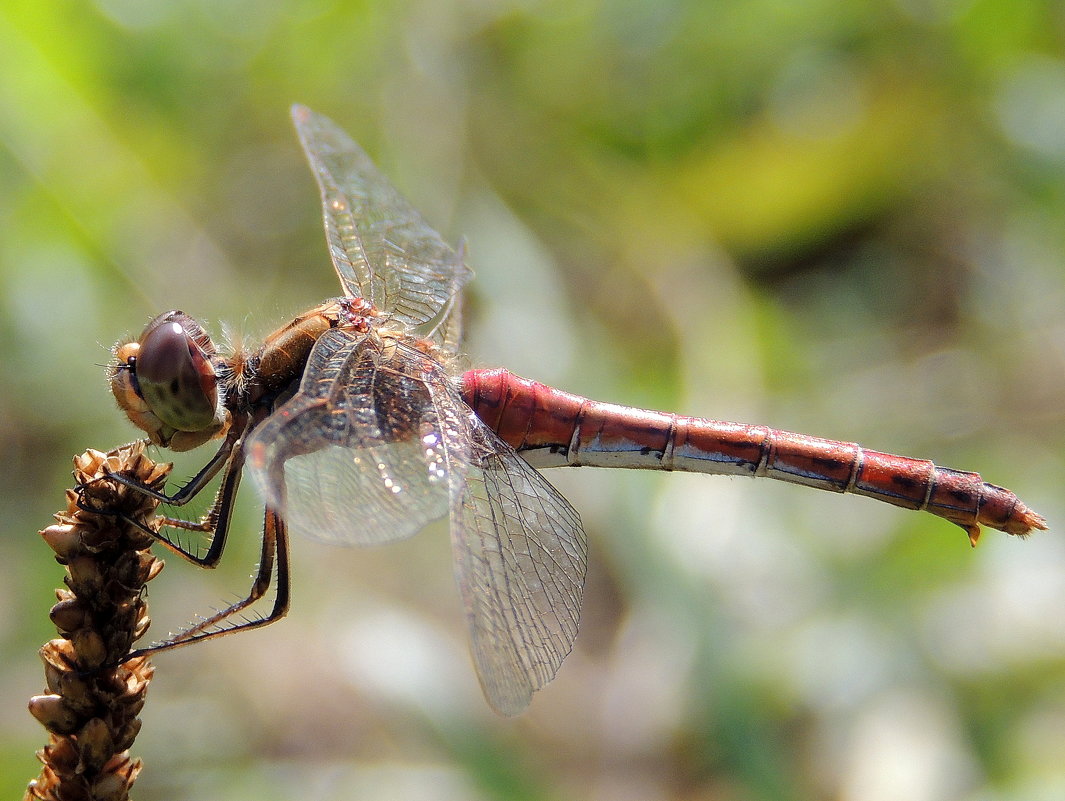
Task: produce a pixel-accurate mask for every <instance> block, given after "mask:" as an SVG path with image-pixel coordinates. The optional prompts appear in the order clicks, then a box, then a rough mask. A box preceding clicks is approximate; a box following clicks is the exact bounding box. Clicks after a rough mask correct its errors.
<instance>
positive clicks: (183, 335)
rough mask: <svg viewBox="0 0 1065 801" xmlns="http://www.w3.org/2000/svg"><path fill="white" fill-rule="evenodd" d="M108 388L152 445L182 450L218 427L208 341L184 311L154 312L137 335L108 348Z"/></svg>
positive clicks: (221, 420) (223, 422) (224, 415)
mask: <svg viewBox="0 0 1065 801" xmlns="http://www.w3.org/2000/svg"><path fill="white" fill-rule="evenodd" d="M113 353H114V355H115V359H116V360H117V362H118V363H117V364H116V365H115V366H114V367H113V368H112V370H111V375H110V382H111V392H112V393H113V394H114V396H115V400H117V401H118V405H119V407H120V408H121V409H122V411H124V412H125V413H126V416H127V417H129V419H130V420H131V421H132V422H133V424H134V425H135V426H137V427H138V428H140V429H142V430H143V431H144V432H145V433H147V434H148V438H149V439H150V440H151V441H152V442H153V443H155V444H156V445H162V446H164V447H167V448H171V449H172V450H175V451H187V450H191V449H192V448H195V447H198V446H199V445H202V444H203V443H205V442H207V441H208V440H209V439H213V438H214V437H216V436H219V435H220V434H222V433H224V432H225V430H226V428H227V427H228V425H229V413H228V412H227V411H226V409H225V406H224V405H223V403H222V397H221V393H220V392H219V388H218V376H217V374H216V373H215V368H214V364H213V358H214V356H215V347H214V343H212V342H211V338H210V337H209V336H208V335H207V332H206V331H204V329H203V326H201V325H200V324H199V323H197V322H196V321H195V320H193V319H192V318H191V317H189V316H188V315H187V314H185V313H184V312H180V311H169V312H167V313H166V314H160V315H159V316H158V317H156V318H155V319H154V320H152V321H151V322H150V323H148V325H147V327H145V329H144V331H142V332H141V335H140V337H138V338H137V339H136V340H133V341H130V342H119V343H118V344H117V345H115V347H114V349H113Z"/></svg>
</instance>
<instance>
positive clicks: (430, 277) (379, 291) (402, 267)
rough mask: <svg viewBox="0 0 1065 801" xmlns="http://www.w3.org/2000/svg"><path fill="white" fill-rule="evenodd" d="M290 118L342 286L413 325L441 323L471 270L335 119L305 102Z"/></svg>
mask: <svg viewBox="0 0 1065 801" xmlns="http://www.w3.org/2000/svg"><path fill="white" fill-rule="evenodd" d="M292 120H293V123H294V124H295V126H296V131H297V133H298V134H299V138H300V143H301V144H302V145H303V152H304V153H305V154H306V156H307V160H308V161H309V162H310V165H311V169H312V170H313V171H314V175H315V178H316V179H317V180H318V187H319V189H320V190H321V195H322V213H323V216H324V218H325V233H326V239H327V241H328V243H329V254H330V256H331V257H332V259H333V265H334V267H335V268H336V271H337V274H338V275H339V276H340V281H341V283H342V284H343V285H344V291H345V292H346V293H347V294H348V295H349V296H351V297H363V298H366V299H367V300H369V301H370V302H371V303H372V304H373V305H374V306H376V307H377V308H378V309H380V310H381V311H383V312H386V313H390V314H391V315H392V316H393V318H394V319H397V320H400V321H402V322H405V323H407V324H409V325H411V326H412V327H418V326H421V325H423V324H426V323H429V324H430V326H431V327H432V328H434V329H435V328H438V327H439V319H438V318H439V317H440V315H441V314H443V313H446V311H447V308H448V306H449V302H450V301H451V299H452V298H453V297H454V296H455V295H456V294H457V293H458V292H459V290H460V289H461V288H462V286H463V284H465V283H466V282H467V281H468V280H469V279H470V278H471V277H472V275H473V273H472V272H471V271H470V269H469V268H468V267H466V265H465V264H464V263H463V257H462V253H461V249H460V252H458V253H456V251H455V250H453V249H452V248H451V247H450V246H449V245H448V244H447V243H446V242H445V241H444V240H443V239H442V238H441V237H440V235H439V234H438V233H437V232H436V231H434V230H433V229H432V228H430V227H429V225H428V224H427V223H426V222H425V220H424V219H422V216H421V215H420V214H419V213H418V212H417V211H416V210H415V209H414V207H413V206H411V205H410V204H409V203H408V202H407V201H406V200H404V199H403V197H402V196H401V195H400V194H399V192H398V191H396V189H395V187H393V186H392V184H391V183H390V182H389V181H388V179H387V178H385V177H384V175H382V174H381V173H380V172H379V171H378V169H377V167H375V166H374V164H373V162H372V161H371V160H370V157H369V156H367V155H366V153H365V152H363V150H362V148H360V147H359V146H358V145H357V144H355V142H353V141H352V140H351V138H350V137H349V136H348V135H347V134H346V133H344V132H343V131H342V130H341V129H340V128H339V127H338V126H337V125H336V124H335V123H334V122H333V121H332V120H330V119H328V118H327V117H323V116H322V115H321V114H316V113H315V112H313V111H311V110H310V109H309V108H306V107H305V106H300V105H296V106H293V107H292Z"/></svg>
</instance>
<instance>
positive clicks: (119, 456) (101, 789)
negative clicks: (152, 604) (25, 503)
mask: <svg viewBox="0 0 1065 801" xmlns="http://www.w3.org/2000/svg"><path fill="white" fill-rule="evenodd" d="M144 451H145V446H144V444H143V443H141V442H135V443H131V444H130V445H124V446H122V447H121V448H116V449H115V450H113V451H111V452H110V453H106V454H105V453H100V452H99V451H93V450H90V451H87V452H86V453H84V454H82V455H81V456H78V457H76V458H75V459H74V478H75V480H76V481H77V483H78V484H79V485H84V484H88V486H87V487H86V488H85V489H84V493H83V496H82V504H81V505H82V506H84V507H89V508H91V509H99V510H100V512H94V511H87V510H86V509H84V508H79V505H78V494H77V492H75V491H74V490H68V491H67V508H66V509H65V510H64V511H62V512H59V513H58V514H56V515H55V519H56V523H55V525H52V526H49V527H48V528H46V529H44V530H43V531H42V532H41V536H42V537H43V538H44V541H45V542H46V543H48V545H49V546H50V547H51V548H52V550H54V551H55V552H56V561H58V562H59V563H60V564H62V565H65V566H66V571H67V575H66V577H65V579H64V581H65V583H66V586H67V588H66V589H59V590H56V596H57V598H58V599H59V603H57V604H56V605H55V606H53V607H52V610H51V612H50V615H49V616H50V617H51V619H52V622H53V623H55V625H56V627H57V629H58V630H59V635H60V636H59V637H58V638H57V639H54V640H52V641H51V642H49V643H47V644H46V645H45V646H44V647H43V648H41V651H40V654H41V659H42V660H43V661H44V674H45V681H46V684H47V690H46V693H47V694H45V695H38V696H35V697H33V698H32V699H30V704H29V708H30V714H32V715H33V716H34V717H35V718H37V720H39V721H40V722H41V723H42V724H43V725H44V727H45V728H46V729H48V731H49V742H48V745H47V746H45V747H44V748H43V749H41V750H40V751H38V752H37V757H38V759H40V760H41V762H42V763H43V764H44V768H43V769H42V770H41V774H40V776H39V777H38V778H37V779H35V780H34V781H32V782H30V785H29V787H28V788H27V790H26V796H25V799H26V801H30V800H31V799H46V800H47V801H89V799H91V800H92V801H123V800H124V799H127V798H128V797H129V790H130V787H131V786H132V785H133V782H134V780H135V779H136V778H137V774H138V773H139V772H140V769H141V762H140V760H138V759H133V758H131V757H130V755H129V750H128V749H129V747H130V746H131V745H132V743H133V740H134V738H135V737H136V736H137V732H138V731H139V729H140V723H141V722H140V719H139V718H138V717H137V715H138V713H139V712H140V710H141V707H143V706H144V697H145V694H146V692H147V689H148V682H149V681H150V680H151V677H152V673H153V672H154V670H155V669H154V667H152V665H151V664H150V663H149V661H148V659H147V657H139V658H137V659H134V660H131V661H129V662H124V663H121V664H120V663H119V660H121V659H122V658H123V657H124V656H126V655H127V654H128V653H129V652H130V649H131V646H132V645H133V643H134V642H135V641H137V640H138V639H139V638H140V637H142V636H143V635H144V633H145V631H147V629H148V625H149V622H150V621H149V618H148V606H147V603H146V602H145V600H144V585H145V584H146V583H147V582H148V581H150V580H151V579H153V578H154V577H155V576H156V575H158V573H159V571H160V570H161V569H162V567H163V563H162V562H161V561H160V560H158V559H156V558H155V557H154V556H153V555H152V554H151V553H150V552H149V548H150V547H151V545H152V543H153V542H154V540H153V539H152V538H151V537H150V536H149V535H148V534H146V533H145V532H144V531H141V530H139V529H138V528H137V527H136V526H135V525H133V524H132V522H131V521H136V522H138V523H140V524H142V525H144V526H146V527H148V528H152V527H153V525H154V522H153V521H154V513H155V508H156V506H157V505H158V504H157V502H156V501H154V500H152V499H151V498H149V497H148V496H146V495H144V494H143V493H139V492H136V491H133V490H130V489H129V488H127V487H125V486H123V485H120V484H117V483H116V482H113V481H97V482H96V483H92V484H89V482H92V481H93V480H94V479H100V478H102V477H104V476H106V475H108V474H110V473H116V472H120V471H121V472H124V473H126V474H127V475H130V476H131V477H133V478H136V479H137V480H139V481H142V482H144V483H145V484H147V485H149V486H151V487H154V488H156V489H160V490H161V489H162V487H163V485H164V484H165V482H166V477H167V475H168V474H169V472H170V465H158V464H156V463H155V462H153V461H151V460H150V459H149V458H148V457H147V456H146V455H145V452H144Z"/></svg>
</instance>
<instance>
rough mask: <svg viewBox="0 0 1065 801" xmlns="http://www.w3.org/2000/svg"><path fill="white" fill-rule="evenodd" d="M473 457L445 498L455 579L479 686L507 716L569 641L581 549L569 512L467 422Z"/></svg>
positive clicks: (558, 660)
mask: <svg viewBox="0 0 1065 801" xmlns="http://www.w3.org/2000/svg"><path fill="white" fill-rule="evenodd" d="M471 418H472V419H471V421H470V429H471V430H470V435H471V438H472V440H473V441H474V446H475V453H477V454H479V455H478V456H475V457H474V459H473V460H472V463H471V464H470V467H469V470H468V472H467V474H466V476H465V481H464V482H463V486H461V487H460V488H459V491H458V492H456V493H455V494H454V495H453V501H452V503H453V505H452V510H451V536H452V544H453V551H454V557H455V574H456V580H457V582H458V585H459V590H460V592H461V594H462V599H463V603H464V605H465V608H466V616H467V623H468V624H469V628H470V642H471V648H472V651H473V659H474V663H475V664H476V666H477V675H478V677H479V678H480V681H481V688H482V689H483V690H484V694H485V697H486V698H487V699H488V702H489V703H490V704H491V705H492V707H493V708H494V709H495V710H496V711H497V712H499V713H501V714H503V715H516V714H518V713H519V712H521V711H522V710H523V709H525V707H526V706H528V705H529V701H530V699H531V697H532V693H533V692H534V691H535V690H538V689H540V688H541V687H543V686H544V685H545V684H547V683H548V682H549V681H551V679H552V678H554V675H555V673H556V672H557V671H558V668H559V666H560V665H561V664H562V660H563V659H565V658H566V655H567V654H568V653H569V652H570V649H571V648H572V646H573V640H574V638H575V637H576V636H577V624H578V622H579V620H580V610H581V599H582V596H583V592H584V577H585V573H586V571H587V563H588V557H587V544H586V541H585V537H584V530H583V529H582V527H581V521H580V518H579V517H578V515H577V512H576V511H575V510H574V509H573V507H572V506H570V504H569V502H568V501H566V499H565V498H563V497H562V496H561V495H560V494H559V493H558V491H557V490H555V488H554V487H552V486H551V485H550V484H549V483H548V482H547V480H546V479H545V478H544V477H543V476H541V475H540V474H539V473H538V472H537V471H536V470H534V469H533V468H532V467H530V466H529V465H528V464H527V463H526V462H525V461H524V460H523V459H522V458H521V457H520V456H518V454H517V453H515V452H514V450H513V449H512V448H511V447H510V446H509V445H507V444H505V443H504V442H502V441H501V440H500V439H499V438H498V437H497V436H496V435H495V434H494V433H493V432H492V431H490V430H489V429H488V427H487V426H486V425H485V424H484V423H482V422H481V420H480V419H479V418H477V417H473V416H472V415H471Z"/></svg>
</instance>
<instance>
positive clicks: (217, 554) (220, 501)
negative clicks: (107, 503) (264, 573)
mask: <svg viewBox="0 0 1065 801" xmlns="http://www.w3.org/2000/svg"><path fill="white" fill-rule="evenodd" d="M240 442H241V440H240V439H238V438H237V437H236V436H235V435H232V434H231V435H230V436H227V437H226V439H225V441H224V442H223V443H222V445H221V446H220V447H219V449H218V451H217V452H216V453H215V455H214V456H212V457H211V460H210V461H209V462H208V463H207V464H206V465H204V466H203V467H202V468H201V469H200V471H199V472H198V473H196V475H195V476H193V477H192V478H191V479H189V481H188V482H186V483H185V485H184V486H182V487H181V488H179V489H178V490H177V492H175V493H173V494H172V495H167V494H166V493H162V492H158V491H156V490H154V489H152V488H151V487H149V486H147V485H146V484H144V483H142V482H140V481H137V480H136V479H134V478H131V477H130V476H127V475H125V474H123V473H111V474H109V475H106V476H101V477H100V478H98V479H95V480H94V483H95V482H96V481H113V482H115V483H116V484H121V485H123V486H125V487H127V488H129V489H130V490H133V491H134V492H139V493H142V494H144V495H147V496H148V497H150V498H154V499H155V500H157V501H159V502H160V503H165V504H168V505H170V506H184V505H185V504H187V503H188V502H189V501H191V500H192V499H193V498H195V497H196V496H197V495H198V494H199V493H200V492H201V491H202V490H203V489H204V488H205V487H206V486H207V485H208V484H209V483H210V482H211V480H212V479H214V477H215V476H216V475H218V473H219V471H222V483H221V485H220V486H219V488H218V492H217V494H216V495H215V499H214V501H213V503H212V504H211V508H210V509H208V511H207V513H206V514H204V516H203V517H202V518H201V519H200V520H199V521H195V522H193V521H188V520H180V519H177V518H173V517H160V518H158V520H159V522H160V524H161V528H158V529H153V528H149V527H147V526H146V525H144V523H143V522H142V521H139V520H133V519H131V518H128V517H126V516H125V515H118V517H119V518H120V519H122V520H123V522H125V523H128V524H129V525H131V526H134V527H135V528H137V529H138V530H140V531H142V532H144V533H145V534H147V535H149V536H150V537H152V538H154V539H155V540H156V541H157V542H159V543H160V544H162V545H164V546H165V547H166V548H168V549H169V550H170V551H172V552H173V553H175V554H177V555H178V556H180V557H182V558H183V559H186V560H187V561H189V562H192V563H193V564H195V565H199V566H200V567H214V566H215V565H217V564H218V561H219V559H221V557H222V551H223V550H224V548H225V543H226V535H227V533H228V531H229V521H230V518H231V517H232V514H233V502H234V500H235V498H236V494H237V488H238V487H239V485H240V476H241V471H242V468H243V467H244V457H243V449H242V448H241V447H240ZM86 487H88V485H87V484H86V485H82V486H81V487H79V488H78V506H79V507H81V508H83V509H87V510H88V511H92V512H96V513H98V514H106V513H107V510H106V509H96V508H94V507H91V506H90V505H88V504H87V503H86V501H85V489H86ZM167 528H173V529H181V530H184V531H197V532H203V533H207V534H210V535H211V540H210V544H209V545H208V546H207V551H206V552H205V553H201V552H200V550H199V549H195V550H194V549H193V548H191V547H186V546H184V545H182V544H181V543H180V542H178V541H177V539H176V538H174V537H171V536H169V535H168V534H166V533H165V529H167Z"/></svg>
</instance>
